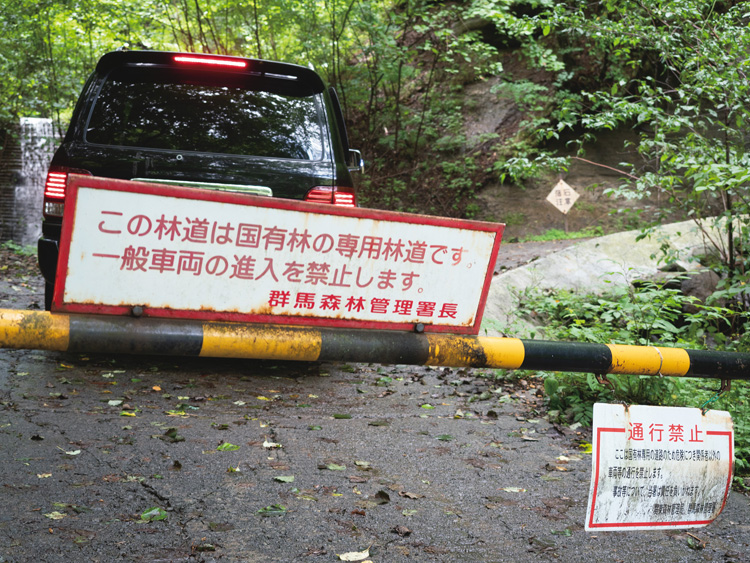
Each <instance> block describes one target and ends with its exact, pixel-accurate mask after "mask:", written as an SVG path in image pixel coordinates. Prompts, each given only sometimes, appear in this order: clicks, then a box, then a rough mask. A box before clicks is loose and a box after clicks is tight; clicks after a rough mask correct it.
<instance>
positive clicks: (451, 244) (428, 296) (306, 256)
mask: <svg viewBox="0 0 750 563" xmlns="http://www.w3.org/2000/svg"><path fill="white" fill-rule="evenodd" d="M81 178H83V180H81V181H80V182H79V184H80V185H79V186H77V189H76V190H75V198H74V202H75V209H74V210H68V209H66V213H69V212H71V211H72V213H70V215H66V217H65V221H66V225H65V228H64V232H63V249H62V255H63V256H62V257H61V261H62V262H64V264H63V265H62V268H63V269H61V270H59V274H61V275H59V276H58V277H59V278H63V280H64V284H63V287H61V288H60V290H61V291H60V292H58V291H57V289H56V292H55V301H54V308H55V309H57V310H68V311H76V310H78V311H82V310H85V311H91V310H92V309H91V308H92V307H93V308H94V310H93V312H111V313H117V312H120V313H122V314H125V313H127V311H128V310H129V308H132V307H134V306H140V307H142V308H143V310H144V312H145V314H146V315H152V316H182V317H200V318H214V319H223V320H250V321H269V320H273V319H277V318H284V319H287V321H285V322H288V321H289V320H293V319H296V320H298V321H300V322H301V320H310V319H318V320H326V322H327V323H328V324H331V323H334V324H341V323H347V322H348V323H350V324H351V323H358V324H357V325H356V326H361V327H380V326H381V325H383V327H384V328H385V327H388V325H389V324H390V325H393V324H395V325H398V326H399V327H404V326H407V325H411V326H413V325H415V324H417V323H421V324H423V325H425V326H426V327H430V328H433V329H434V328H435V327H437V329H438V330H439V329H440V328H443V329H448V328H456V327H459V328H463V329H467V328H468V329H469V330H478V323H479V322H480V321H481V314H482V309H483V307H484V300H485V299H486V292H487V289H488V283H489V281H490V279H491V275H492V269H493V266H494V260H495V257H496V253H497V248H498V245H499V242H500V240H499V239H500V236H501V234H502V227H503V226H502V225H493V224H489V223H479V222H470V221H456V220H451V219H444V218H428V217H424V216H418V215H412V216H407V215H405V214H398V213H388V212H382V211H367V210H360V209H352V210H343V209H341V208H335V207H334V206H322V205H312V204H304V203H301V202H291V201H284V200H279V199H272V198H258V197H252V196H245V195H238V194H226V193H217V192H209V193H208V194H207V192H206V191H204V190H191V189H185V188H174V187H170V186H156V185H152V184H144V183H135V182H124V181H114V180H107V181H104V180H102V179H94V178H86V177H81ZM66 207H67V204H66ZM472 227H473V228H472ZM96 308H98V309H96ZM118 308H120V309H118ZM389 328H390V327H389ZM430 328H428V330H429V329H430ZM464 331H466V330H464Z"/></svg>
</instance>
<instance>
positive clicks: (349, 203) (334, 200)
mask: <svg viewBox="0 0 750 563" xmlns="http://www.w3.org/2000/svg"><path fill="white" fill-rule="evenodd" d="M305 201H309V202H312V203H331V204H333V205H338V206H339V207H356V206H357V199H356V196H355V195H354V190H353V189H352V188H342V187H338V188H332V187H330V186H318V187H316V188H313V189H311V190H310V191H309V192H307V195H306V196H305Z"/></svg>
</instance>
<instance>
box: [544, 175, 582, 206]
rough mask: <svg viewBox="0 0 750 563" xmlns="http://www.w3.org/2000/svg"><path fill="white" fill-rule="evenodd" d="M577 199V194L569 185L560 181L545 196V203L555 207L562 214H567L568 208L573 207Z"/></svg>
mask: <svg viewBox="0 0 750 563" xmlns="http://www.w3.org/2000/svg"><path fill="white" fill-rule="evenodd" d="M577 199H578V192H576V191H575V190H574V189H573V188H571V187H570V185H569V184H568V183H567V182H565V181H563V180H560V181H559V182H557V184H555V187H554V188H552V191H551V192H550V193H549V195H548V196H547V201H549V202H550V203H551V204H552V205H554V206H555V207H557V209H558V210H560V211H561V212H562V213H567V212H568V211H570V208H571V207H573V205H574V204H575V202H576V200H577Z"/></svg>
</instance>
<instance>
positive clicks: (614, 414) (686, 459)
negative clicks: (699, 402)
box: [586, 404, 733, 530]
mask: <svg viewBox="0 0 750 563" xmlns="http://www.w3.org/2000/svg"><path fill="white" fill-rule="evenodd" d="M732 455H733V430H732V422H731V419H730V418H729V414H728V413H726V412H723V411H709V412H708V413H707V414H706V415H703V413H702V412H701V411H700V409H686V408H676V407H646V406H637V405H636V406H630V407H625V406H623V405H603V404H597V405H594V440H593V459H592V480H591V491H590V495H589V507H588V510H587V519H586V529H587V530H633V529H642V530H645V529H663V528H694V527H700V526H705V525H707V524H709V523H710V522H711V521H712V520H713V519H714V518H716V516H718V514H719V512H721V510H722V508H723V507H724V502H725V501H726V495H727V494H728V492H729V485H730V484H731V472H732Z"/></svg>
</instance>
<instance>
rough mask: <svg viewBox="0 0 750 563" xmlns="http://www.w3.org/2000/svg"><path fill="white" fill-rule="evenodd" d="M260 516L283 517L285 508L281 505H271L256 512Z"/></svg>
mask: <svg viewBox="0 0 750 563" xmlns="http://www.w3.org/2000/svg"><path fill="white" fill-rule="evenodd" d="M258 514H260V515H261V516H283V515H284V514H286V506H284V505H283V504H272V505H271V506H266V507H265V508H261V509H260V510H259V511H258Z"/></svg>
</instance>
